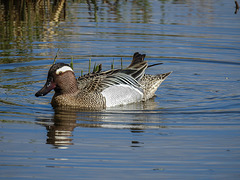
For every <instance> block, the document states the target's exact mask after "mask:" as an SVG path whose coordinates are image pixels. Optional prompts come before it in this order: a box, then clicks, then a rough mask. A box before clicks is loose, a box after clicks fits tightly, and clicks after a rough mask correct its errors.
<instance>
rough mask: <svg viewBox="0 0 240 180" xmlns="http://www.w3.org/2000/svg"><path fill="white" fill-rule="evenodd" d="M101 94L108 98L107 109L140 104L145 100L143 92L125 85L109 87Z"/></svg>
mask: <svg viewBox="0 0 240 180" xmlns="http://www.w3.org/2000/svg"><path fill="white" fill-rule="evenodd" d="M101 93H102V95H103V97H105V98H106V106H107V107H113V106H117V105H122V104H129V103H134V102H139V101H141V100H142V99H143V93H142V92H141V91H139V90H138V89H137V88H134V87H133V86H129V85H125V84H121V85H115V86H111V87H108V88H106V89H104V90H103V91H102V92H101Z"/></svg>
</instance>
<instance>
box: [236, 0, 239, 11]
mask: <svg viewBox="0 0 240 180" xmlns="http://www.w3.org/2000/svg"><path fill="white" fill-rule="evenodd" d="M235 5H236V6H235V14H237V12H238V10H239V5H238V2H237V1H235Z"/></svg>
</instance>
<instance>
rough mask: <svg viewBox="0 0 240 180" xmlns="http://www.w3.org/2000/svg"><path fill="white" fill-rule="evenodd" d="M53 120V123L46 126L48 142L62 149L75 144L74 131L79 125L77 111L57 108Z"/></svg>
mask: <svg viewBox="0 0 240 180" xmlns="http://www.w3.org/2000/svg"><path fill="white" fill-rule="evenodd" d="M52 121H53V125H48V126H46V129H47V144H52V145H54V147H56V148H61V149H63V148H67V147H68V146H69V145H73V143H72V136H73V135H72V132H73V130H74V128H75V127H76V126H77V123H76V113H73V112H68V113H67V112H66V111H58V110H56V111H55V114H54V117H53V119H52Z"/></svg>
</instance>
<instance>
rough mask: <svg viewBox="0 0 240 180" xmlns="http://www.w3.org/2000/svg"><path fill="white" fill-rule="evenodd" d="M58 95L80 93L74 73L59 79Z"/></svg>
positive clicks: (56, 90)
mask: <svg viewBox="0 0 240 180" xmlns="http://www.w3.org/2000/svg"><path fill="white" fill-rule="evenodd" d="M54 90H55V92H56V94H72V93H76V92H77V91H78V86H77V80H76V78H75V75H74V73H73V72H67V73H64V74H63V75H62V76H61V78H59V79H58V83H57V87H56V88H55V89H54Z"/></svg>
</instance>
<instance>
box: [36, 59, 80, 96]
mask: <svg viewBox="0 0 240 180" xmlns="http://www.w3.org/2000/svg"><path fill="white" fill-rule="evenodd" d="M53 89H54V91H55V93H57V94H68V93H74V92H76V91H77V81H76V78H75V75H74V72H73V70H72V68H71V67H70V66H69V65H68V64H65V63H57V64H53V65H52V66H51V68H50V69H49V71H48V77H47V82H46V83H45V85H44V86H43V88H42V89H40V90H39V91H38V92H37V93H36V94H35V96H37V97H39V96H45V95H46V94H48V93H49V92H50V91H51V90H53Z"/></svg>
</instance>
